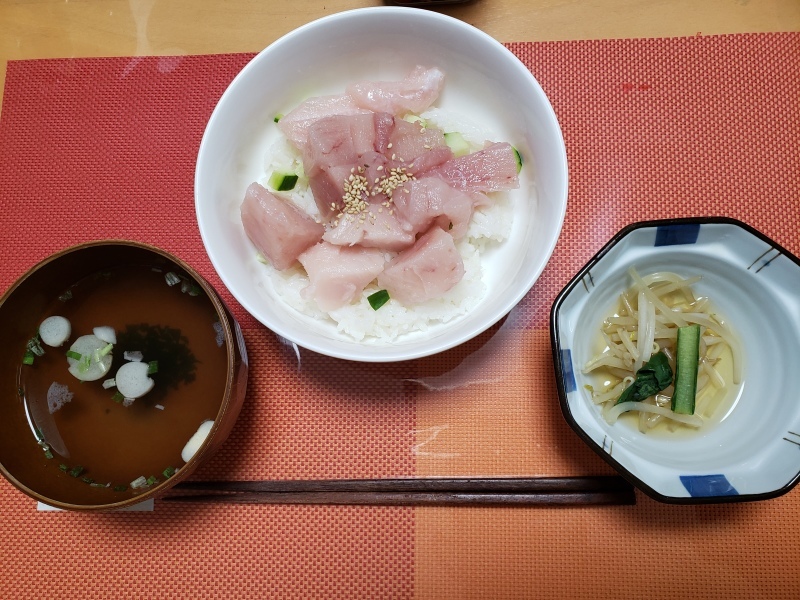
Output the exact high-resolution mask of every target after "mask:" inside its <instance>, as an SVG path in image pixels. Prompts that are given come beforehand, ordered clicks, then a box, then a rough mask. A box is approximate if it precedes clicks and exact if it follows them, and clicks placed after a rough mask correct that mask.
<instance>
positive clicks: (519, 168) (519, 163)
mask: <svg viewBox="0 0 800 600" xmlns="http://www.w3.org/2000/svg"><path fill="white" fill-rule="evenodd" d="M511 149H512V150H513V151H514V160H516V161H517V174H519V172H520V171H522V155H521V154H520V153H519V150H517V149H516V148H514V146H511Z"/></svg>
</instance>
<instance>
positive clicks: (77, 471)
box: [69, 465, 84, 477]
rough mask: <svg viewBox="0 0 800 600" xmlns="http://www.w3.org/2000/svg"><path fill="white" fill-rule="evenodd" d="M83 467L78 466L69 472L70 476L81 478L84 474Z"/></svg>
mask: <svg viewBox="0 0 800 600" xmlns="http://www.w3.org/2000/svg"><path fill="white" fill-rule="evenodd" d="M83 470H84V469H83V467H82V466H80V465H76V466H74V467H72V468H71V469H70V470H69V474H70V476H71V477H79V476H80V474H81V473H83Z"/></svg>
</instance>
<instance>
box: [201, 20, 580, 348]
mask: <svg viewBox="0 0 800 600" xmlns="http://www.w3.org/2000/svg"><path fill="white" fill-rule="evenodd" d="M373 14H374V15H376V16H377V15H379V16H380V17H381V18H382V19H387V18H391V17H392V16H393V15H394V16H408V15H411V14H413V15H415V18H422V19H427V20H429V21H431V22H439V23H440V24H446V26H451V27H455V28H459V29H462V30H464V31H468V32H470V33H471V34H472V35H475V36H477V37H479V38H481V39H482V40H483V42H484V43H487V44H489V45H491V46H494V47H495V48H496V49H497V50H498V51H500V52H501V53H504V54H506V55H507V56H508V57H509V58H510V59H512V63H514V64H515V65H516V67H517V68H518V69H519V71H520V73H521V74H522V76H523V77H524V78H526V79H528V82H529V84H530V85H531V87H532V89H534V90H535V91H536V93H537V94H538V95H539V97H540V99H543V100H544V106H545V107H546V108H547V109H548V110H547V121H548V122H549V123H548V124H549V126H550V127H552V128H553V130H554V131H556V132H557V133H558V139H559V141H560V144H559V147H558V156H557V157H556V158H557V162H558V163H559V164H560V165H561V168H562V169H563V171H564V181H563V186H562V189H560V190H558V206H559V211H558V217H557V225H558V233H557V235H555V236H553V238H552V240H551V241H550V243H549V244H548V245H547V246H546V251H545V252H543V253H542V255H541V260H540V264H539V265H538V266H537V268H536V269H535V271H534V276H533V277H532V278H531V279H530V285H528V286H526V287H524V288H521V289H519V290H518V292H517V293H516V294H513V295H509V296H508V298H507V299H506V300H505V301H504V302H502V303H498V308H497V309H495V310H494V311H492V312H491V313H490V315H489V316H488V317H487V318H486V319H484V321H483V322H482V323H481V324H480V326H479V327H477V328H474V329H471V330H469V331H465V332H464V333H463V334H462V335H459V336H456V337H453V338H449V339H448V340H447V341H441V340H440V341H439V342H438V343H436V339H437V338H431V343H425V342H423V343H421V344H419V345H415V346H413V348H412V347H409V346H403V347H401V348H400V349H399V350H397V351H396V352H394V353H392V352H381V353H376V352H375V347H374V346H370V345H366V344H359V342H356V341H354V342H353V344H352V346H348V348H349V351H337V350H336V349H332V348H330V347H323V346H322V345H319V344H316V343H314V342H313V341H307V340H305V341H302V342H301V341H298V340H297V339H295V336H293V335H292V334H291V333H290V332H288V331H287V330H285V329H284V328H283V327H281V325H280V324H278V323H271V324H269V325H268V324H267V323H264V322H263V321H262V320H261V319H260V318H259V317H258V316H257V315H258V307H256V306H253V305H252V304H251V303H249V302H248V301H247V300H246V299H243V298H241V297H240V296H239V295H238V294H237V293H235V292H234V286H233V284H232V282H231V281H229V280H228V278H227V277H226V275H225V274H224V273H225V272H224V266H223V265H221V264H220V263H219V260H218V258H217V257H216V256H215V254H214V253H213V252H212V250H211V247H210V246H209V241H210V237H209V234H208V232H207V231H206V228H205V224H204V222H203V220H202V219H201V218H200V215H201V212H202V211H201V207H200V202H199V197H198V192H197V190H198V189H199V188H200V185H199V184H200V182H199V175H198V171H197V169H195V177H194V196H195V214H196V218H197V222H198V228H199V230H200V237H201V238H202V240H203V246H204V248H205V250H206V254H207V255H208V257H209V260H210V261H211V264H212V266H213V267H214V270H215V271H216V273H217V275H218V276H219V278H220V279H221V280H222V283H223V285H225V287H226V288H227V289H228V291H229V292H230V293H231V295H233V297H234V298H235V299H236V301H237V302H239V304H241V306H242V307H243V308H244V309H245V310H246V311H247V312H248V313H249V314H250V315H252V316H253V317H254V318H255V319H256V320H257V321H259V322H260V323H261V324H262V325H264V326H265V327H267V328H268V329H270V330H271V331H272V332H273V333H275V334H277V335H279V336H281V337H283V338H285V339H287V340H289V341H291V342H293V343H296V344H297V345H298V346H300V347H302V348H305V349H307V350H311V351H313V352H317V353H319V354H323V355H326V356H330V357H333V358H340V359H345V360H352V361H361V362H393V361H405V360H413V359H416V358H423V357H425V356H431V355H433V354H437V353H439V352H443V351H445V350H449V349H451V348H454V347H456V346H459V345H461V344H463V343H465V342H467V341H469V340H471V339H473V338H474V337H476V336H477V335H480V334H481V333H483V332H485V331H486V330H487V329H489V328H490V327H492V326H493V325H494V324H496V323H497V322H498V321H500V320H501V319H502V318H503V317H505V316H506V315H507V314H508V313H509V312H510V311H511V310H512V309H513V308H514V306H516V305H517V304H518V303H519V302H520V301H521V300H522V299H523V298H524V297H525V295H526V294H527V293H528V292H529V291H530V290H531V288H532V287H533V285H534V284H535V283H536V282H537V281H538V280H539V277H541V274H542V272H543V271H544V268H545V267H546V266H547V264H548V262H549V261H550V258H551V257H552V255H553V251H554V250H555V246H556V244H557V242H558V239H559V237H560V234H561V231H562V229H563V226H564V219H565V216H566V210H567V196H568V188H569V170H568V163H567V153H566V145H565V142H564V135H563V131H562V130H561V125H560V123H559V121H558V117H557V116H556V114H555V110H554V109H553V106H552V103H551V102H550V99H549V98H548V96H547V94H545V92H544V89H543V88H542V86H541V84H540V83H539V81H538V80H537V79H536V77H535V76H534V75H533V73H531V71H530V70H529V69H528V68H527V67H526V66H525V65H524V64H523V63H522V61H520V60H519V58H518V57H517V56H516V55H515V54H514V53H513V52H511V51H510V50H509V49H508V48H507V47H506V46H504V45H503V44H502V43H501V42H499V41H498V40H496V39H495V38H493V37H492V36H490V35H489V34H487V33H485V32H484V31H482V30H480V29H478V28H477V27H475V26H473V25H470V24H469V23H466V22H464V21H461V20H459V19H456V18H454V17H450V16H449V15H445V14H441V13H437V12H432V11H427V10H424V9H418V8H410V7H401V6H373V7H367V8H356V9H351V10H346V11H342V12H338V13H334V14H331V15H327V16H324V17H321V18H319V19H316V20H314V21H310V22H308V23H306V24H304V25H301V26H300V27H298V28H296V29H293V30H292V31H290V32H288V33H286V34H284V35H283V36H281V37H279V38H278V39H276V40H275V41H274V42H272V43H271V44H269V45H268V46H267V47H266V48H264V49H263V50H261V51H260V52H258V54H256V56H254V57H253V58H252V59H251V60H250V61H249V62H248V63H247V64H246V65H245V66H244V67H243V68H242V69H241V71H239V73H237V74H236V76H235V77H234V78H233V80H232V81H231V83H230V84H229V85H228V87H227V88H226V89H225V91H224V92H223V94H222V96H221V97H220V99H219V100H218V101H217V104H216V105H215V107H214V110H213V111H212V113H211V116H210V117H209V120H208V122H207V124H206V127H205V130H204V133H203V137H202V139H201V141H200V147H199V150H198V154H197V163H199V162H200V158H201V156H202V155H203V154H204V153H205V152H206V147H207V134H206V132H207V131H208V129H210V128H211V126H212V124H213V123H214V122H215V121H216V119H217V117H218V114H219V106H220V105H221V104H222V102H223V100H224V99H225V97H226V96H227V95H229V94H231V93H232V90H233V89H234V88H235V87H236V86H237V85H238V81H239V80H241V79H242V78H243V77H245V76H247V74H248V73H249V71H251V70H252V69H255V68H256V66H257V64H258V62H259V61H260V60H263V57H264V56H266V55H267V53H269V52H270V51H272V50H274V49H275V48H277V47H279V46H281V45H284V44H286V43H289V42H291V41H292V40H293V39H294V38H296V37H300V36H303V35H306V34H307V33H309V32H311V31H313V30H314V29H316V28H318V27H320V26H324V25H327V24H329V23H332V22H335V21H338V20H342V19H347V18H350V17H352V16H353V15H373ZM197 163H196V164H197ZM381 350H384V348H381Z"/></svg>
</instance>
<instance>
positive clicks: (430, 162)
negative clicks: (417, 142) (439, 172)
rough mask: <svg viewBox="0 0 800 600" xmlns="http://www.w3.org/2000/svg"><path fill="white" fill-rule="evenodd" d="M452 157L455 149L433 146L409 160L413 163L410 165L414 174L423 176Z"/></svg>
mask: <svg viewBox="0 0 800 600" xmlns="http://www.w3.org/2000/svg"><path fill="white" fill-rule="evenodd" d="M451 158H453V151H452V150H450V148H448V147H447V146H440V147H438V148H431V149H430V150H426V151H425V152H424V153H423V154H420V155H419V156H417V157H415V158H414V160H413V161H411V162H409V163H408V164H409V165H413V166H410V167H409V170H410V171H411V172H413V174H414V176H416V177H421V176H422V175H425V174H427V173H430V172H431V171H433V170H434V169H436V168H437V167H439V166H441V165H443V164H444V163H446V162H447V161H448V160H450V159H451Z"/></svg>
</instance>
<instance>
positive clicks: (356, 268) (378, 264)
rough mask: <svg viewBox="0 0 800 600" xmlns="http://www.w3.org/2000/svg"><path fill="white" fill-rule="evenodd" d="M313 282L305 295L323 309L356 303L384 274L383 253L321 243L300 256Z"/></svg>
mask: <svg viewBox="0 0 800 600" xmlns="http://www.w3.org/2000/svg"><path fill="white" fill-rule="evenodd" d="M299 260H300V263H301V264H302V265H303V267H304V268H305V270H306V273H308V279H309V281H310V283H309V285H308V287H306V288H305V289H304V290H303V291H302V294H303V296H304V297H306V298H313V299H314V300H315V301H316V303H317V305H318V306H319V307H320V309H322V310H324V311H331V310H336V309H337V308H341V307H342V306H345V305H346V304H349V303H350V302H352V301H353V300H355V299H356V298H357V297H358V296H359V295H361V293H362V292H363V291H364V288H365V287H366V286H367V284H369V282H371V281H372V280H373V279H375V277H377V276H378V274H379V273H380V272H381V271H382V270H383V266H384V264H385V259H384V257H383V252H382V251H381V250H377V249H375V248H359V247H357V246H356V247H352V248H351V247H348V246H336V245H334V244H329V243H327V242H320V243H319V244H317V245H315V246H312V247H311V248H309V249H308V250H307V251H306V252H304V253H303V254H301V255H300V259H299Z"/></svg>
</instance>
